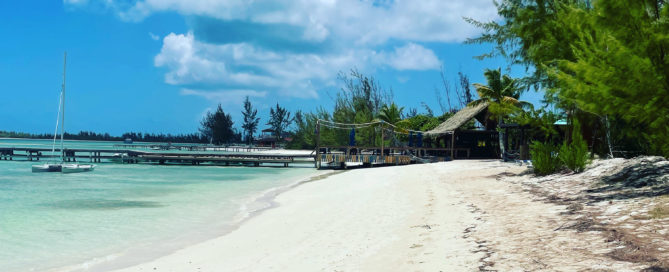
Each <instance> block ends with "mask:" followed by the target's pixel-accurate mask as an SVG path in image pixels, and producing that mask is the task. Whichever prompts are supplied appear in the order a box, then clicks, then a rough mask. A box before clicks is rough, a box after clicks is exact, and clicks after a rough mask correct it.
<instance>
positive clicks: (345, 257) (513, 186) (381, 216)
mask: <svg viewBox="0 0 669 272" xmlns="http://www.w3.org/2000/svg"><path fill="white" fill-rule="evenodd" d="M525 170H526V168H525V167H524V166H518V165H515V164H508V163H506V164H505V163H501V162H499V161H495V160H490V161H453V162H444V163H434V164H423V165H409V166H398V167H387V168H371V169H359V170H352V171H347V172H343V173H339V174H336V175H332V176H329V177H327V178H324V179H322V180H317V181H314V182H307V183H304V184H302V185H300V186H297V187H295V188H293V189H291V190H289V191H286V192H285V193H282V194H279V195H278V196H277V197H276V198H275V199H274V200H273V201H274V202H275V203H276V206H277V207H276V208H272V209H268V210H265V211H264V212H263V213H262V214H260V215H258V216H255V217H252V218H250V219H249V220H247V221H246V222H245V223H244V224H243V225H241V226H240V227H239V228H237V229H236V230H234V231H232V232H230V233H228V234H226V235H223V236H220V237H217V238H215V239H212V240H208V241H205V242H202V243H199V244H196V245H193V246H189V247H186V248H183V249H180V250H178V251H176V252H174V253H172V254H169V255H167V256H162V257H160V258H157V259H155V260H152V261H150V262H146V263H142V264H139V265H136V266H131V267H126V268H123V269H120V270H115V271H123V272H128V271H487V270H498V271H595V270H596V271H639V270H641V269H644V268H646V267H649V265H652V263H650V262H631V261H629V260H620V259H616V258H612V257H611V256H612V255H611V252H614V251H615V250H618V249H620V243H619V241H614V240H611V239H608V238H607V237H606V235H604V234H605V233H603V232H601V231H598V230H595V229H593V230H589V229H586V230H582V229H578V228H573V227H570V225H571V224H572V223H573V220H577V219H578V218H579V216H580V215H578V214H576V213H573V212H572V213H570V211H571V210H570V207H571V206H568V205H567V204H560V203H552V202H550V201H546V199H545V197H543V196H541V197H539V196H537V194H536V192H533V191H532V190H531V189H532V187H531V186H529V187H528V185H527V184H525V183H527V182H530V183H532V182H533V184H534V183H536V182H537V181H533V180H532V178H531V177H529V176H527V175H519V174H520V173H521V172H523V171H525ZM535 185H536V184H534V185H532V186H535ZM658 256H659V255H658ZM653 271H654V270H653Z"/></svg>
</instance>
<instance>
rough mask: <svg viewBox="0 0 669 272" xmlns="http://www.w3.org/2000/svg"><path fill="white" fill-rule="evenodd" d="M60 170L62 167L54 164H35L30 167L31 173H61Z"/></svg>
mask: <svg viewBox="0 0 669 272" xmlns="http://www.w3.org/2000/svg"><path fill="white" fill-rule="evenodd" d="M62 169H63V167H62V165H60V164H54V163H45V164H36V165H33V166H32V170H33V173H41V172H61V171H62Z"/></svg>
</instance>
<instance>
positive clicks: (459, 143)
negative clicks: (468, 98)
mask: <svg viewBox="0 0 669 272" xmlns="http://www.w3.org/2000/svg"><path fill="white" fill-rule="evenodd" d="M488 106H490V105H489V104H488V103H481V104H478V105H475V106H467V107H465V108H463V109H462V110H460V111H458V112H457V113H455V115H453V116H451V118H448V120H446V121H444V122H443V123H441V124H440V125H439V126H437V127H436V128H434V129H432V130H429V131H427V132H425V134H426V135H428V136H430V137H432V138H433V139H435V140H436V142H437V143H440V142H442V141H443V143H444V145H445V146H446V147H447V149H449V150H450V152H451V154H450V155H451V158H458V157H460V158H462V157H466V158H498V157H499V135H498V132H497V131H496V128H497V123H496V122H495V121H494V120H492V119H491V118H490V112H489V111H488ZM472 119H475V120H476V121H478V122H479V123H480V124H481V126H482V128H483V129H468V128H467V124H469V123H470V121H471V120H472ZM462 151H466V153H467V154H466V156H463V154H458V152H462Z"/></svg>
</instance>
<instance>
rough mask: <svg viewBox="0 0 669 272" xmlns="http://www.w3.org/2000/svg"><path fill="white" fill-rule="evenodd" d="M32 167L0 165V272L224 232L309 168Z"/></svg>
mask: <svg viewBox="0 0 669 272" xmlns="http://www.w3.org/2000/svg"><path fill="white" fill-rule="evenodd" d="M32 164H33V163H31V162H25V161H0V271H8V272H11V271H31V270H36V271H41V270H45V269H49V268H54V267H63V266H70V265H75V264H76V265H77V267H86V266H91V265H94V264H99V263H104V262H107V261H108V260H114V259H116V258H126V259H133V258H128V256H127V255H130V253H128V252H133V254H135V255H138V256H139V255H141V256H150V255H152V254H153V255H161V254H166V253H169V252H164V251H165V250H170V249H176V248H178V247H180V246H183V244H185V243H189V242H193V241H197V240H203V239H206V238H212V237H214V236H216V235H220V234H223V233H225V232H226V230H229V229H230V228H231V227H233V226H234V225H235V224H236V223H238V222H239V221H240V220H241V219H242V218H244V217H245V216H248V214H250V213H252V212H253V211H254V210H257V209H260V208H264V206H263V205H265V204H263V203H258V202H257V200H258V199H260V198H261V197H262V196H263V195H265V194H266V193H267V192H268V191H271V190H272V189H273V188H281V187H286V186H289V185H291V184H295V183H296V182H299V181H300V180H303V179H305V178H306V177H307V176H309V175H312V174H314V173H315V171H316V170H314V169H313V168H254V167H218V166H175V165H142V164H134V165H128V164H113V163H101V164H98V167H97V168H96V170H95V171H93V172H89V173H76V174H62V173H32V172H31V168H30V167H31V165H32ZM267 205H268V204H267ZM142 248H144V249H146V250H150V251H151V252H143V253H142V254H139V253H138V251H141V250H138V249H142ZM124 255H125V256H124ZM131 261H142V260H141V258H137V256H135V257H134V259H133V260H131Z"/></svg>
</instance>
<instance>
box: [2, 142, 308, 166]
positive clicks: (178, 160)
mask: <svg viewBox="0 0 669 272" xmlns="http://www.w3.org/2000/svg"><path fill="white" fill-rule="evenodd" d="M60 154H61V150H60V149H56V150H55V152H54V154H51V149H49V148H23V147H0V160H15V159H18V160H25V161H39V160H44V159H49V158H60ZM63 154H64V156H63V160H64V161H66V162H76V161H88V162H103V160H104V161H105V162H116V163H133V164H134V163H155V164H182V165H200V164H203V163H204V164H210V165H226V166H227V165H243V166H271V167H276V166H283V167H288V166H290V165H292V164H308V165H313V164H314V156H313V155H310V154H305V155H279V154H257V153H216V152H200V153H177V152H145V151H137V150H125V149H119V150H113V149H64V150H63Z"/></svg>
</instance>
